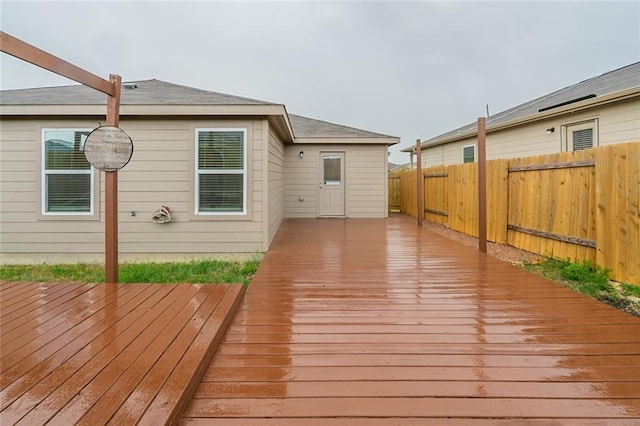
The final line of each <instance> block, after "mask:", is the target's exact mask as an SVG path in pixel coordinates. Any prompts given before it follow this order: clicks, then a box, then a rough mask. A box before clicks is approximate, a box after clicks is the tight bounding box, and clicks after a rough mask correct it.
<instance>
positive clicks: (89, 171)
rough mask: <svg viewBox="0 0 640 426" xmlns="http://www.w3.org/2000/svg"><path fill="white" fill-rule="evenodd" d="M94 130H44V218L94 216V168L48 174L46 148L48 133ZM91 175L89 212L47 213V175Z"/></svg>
mask: <svg viewBox="0 0 640 426" xmlns="http://www.w3.org/2000/svg"><path fill="white" fill-rule="evenodd" d="M92 130H93V129H88V128H75V127H74V128H70V127H47V128H43V129H42V132H41V135H40V148H41V149H40V150H41V158H40V161H41V162H40V164H41V165H40V197H41V198H40V206H41V212H40V213H41V214H42V216H93V215H94V214H95V213H94V210H95V171H94V169H93V166H89V168H88V169H87V170H86V171H85V170H50V171H48V172H47V169H46V167H47V162H46V147H45V142H46V140H45V138H44V136H45V134H46V132H55V131H64V132H87V133H90V132H91V131H92ZM87 174H88V175H89V176H90V186H89V211H88V212H48V211H47V185H48V180H47V175H87Z"/></svg>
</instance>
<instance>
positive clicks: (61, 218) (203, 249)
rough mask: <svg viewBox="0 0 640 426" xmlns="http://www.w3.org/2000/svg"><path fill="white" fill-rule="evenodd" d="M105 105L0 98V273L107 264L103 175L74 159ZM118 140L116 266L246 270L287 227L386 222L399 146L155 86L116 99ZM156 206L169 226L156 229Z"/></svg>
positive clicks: (85, 97) (82, 98)
mask: <svg viewBox="0 0 640 426" xmlns="http://www.w3.org/2000/svg"><path fill="white" fill-rule="evenodd" d="M105 104H106V96H105V95H103V94H101V93H99V92H97V91H94V90H92V89H90V88H87V87H85V86H81V85H74V86H64V87H50V88H38V89H23V90H8V91H3V92H0V112H1V122H0V126H1V127H0V132H1V133H0V135H1V137H0V196H1V198H0V202H1V206H0V232H1V233H0V244H1V250H0V252H1V260H2V262H3V263H16V262H19V263H32V262H44V261H46V262H77V261H101V260H102V259H103V254H102V253H103V252H104V243H103V241H104V222H103V221H104V183H103V179H104V174H103V173H99V172H97V171H95V170H92V169H91V168H90V167H89V165H88V163H87V162H86V160H85V158H84V154H83V152H82V150H83V146H84V141H85V139H86V137H87V135H88V134H89V132H90V131H91V130H92V129H94V128H95V127H97V126H99V125H101V124H104V120H105V118H104V117H105V111H106V108H105ZM120 127H121V128H123V129H124V130H125V131H126V132H127V133H128V134H129V135H130V136H131V138H132V139H133V142H134V153H133V157H132V159H131V162H130V163H129V164H128V165H127V166H126V167H125V168H124V169H122V170H121V171H120V172H119V179H118V180H119V195H118V197H119V210H118V211H119V234H120V238H119V240H120V243H119V245H120V257H121V258H122V259H123V260H140V259H150V260H164V259H188V258H201V257H210V256H215V257H219V256H223V255H225V256H226V255H235V254H241V255H245V256H246V255H252V254H255V253H259V252H264V251H266V250H267V249H268V248H269V245H270V244H271V241H272V239H273V237H274V235H275V233H276V231H277V230H278V227H279V226H280V223H281V222H282V220H283V218H315V217H337V218H383V217H386V216H387V191H388V189H387V151H388V149H387V147H388V145H391V144H395V143H397V142H398V141H399V139H398V138H396V137H391V136H386V135H382V134H378V133H373V132H368V131H364V130H359V129H354V128H351V127H346V126H341V125H337V124H332V123H327V122H324V121H319V120H314V119H311V118H305V117H300V116H296V115H293V114H288V113H287V111H286V109H285V106H284V105H280V104H273V103H269V102H263V101H258V100H254V99H247V98H241V97H237V96H230V95H225V94H221V93H215V92H208V91H204V90H199V89H194V88H190V87H185V86H179V85H175V84H170V83H166V82H162V81H158V80H147V81H138V82H132V83H125V84H124V85H123V91H122V101H121V108H120ZM161 206H167V207H168V208H169V210H170V213H171V216H172V221H171V222H170V223H166V224H158V223H154V222H152V220H151V219H152V213H153V212H154V211H155V210H156V209H158V208H160V207H161ZM301 238H302V237H301Z"/></svg>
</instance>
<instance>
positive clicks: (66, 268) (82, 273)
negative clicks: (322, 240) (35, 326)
mask: <svg viewBox="0 0 640 426" xmlns="http://www.w3.org/2000/svg"><path fill="white" fill-rule="evenodd" d="M259 264H260V261H259V260H258V259H251V260H248V261H246V262H233V261H221V260H197V261H196V260H194V261H190V262H166V263H124V264H121V265H119V270H118V281H119V282H121V283H243V284H245V285H246V284H249V282H250V281H251V278H253V275H254V274H255V272H256V270H257V269H258V265H259ZM0 279H2V280H5V281H38V282H47V281H49V282H56V281H78V282H104V280H105V275H104V266H103V265H96V264H83V263H78V264H75V265H48V264H41V265H3V266H2V268H0Z"/></svg>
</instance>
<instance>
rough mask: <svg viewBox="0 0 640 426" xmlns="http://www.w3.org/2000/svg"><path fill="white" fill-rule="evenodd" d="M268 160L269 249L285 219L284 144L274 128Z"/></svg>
mask: <svg viewBox="0 0 640 426" xmlns="http://www.w3.org/2000/svg"><path fill="white" fill-rule="evenodd" d="M265 123H266V120H265ZM268 159H269V161H268V185H269V187H268V192H267V193H268V198H269V200H268V206H269V220H268V225H269V229H268V232H267V247H268V246H269V245H270V244H271V241H272V240H273V237H274V236H275V235H276V232H277V231H278V228H279V227H280V224H281V223H282V219H283V218H284V144H283V143H282V141H281V140H280V138H279V137H278V136H277V135H276V134H275V132H274V131H273V129H272V128H269V151H268Z"/></svg>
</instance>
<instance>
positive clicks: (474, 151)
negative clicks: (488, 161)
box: [461, 145, 478, 164]
mask: <svg viewBox="0 0 640 426" xmlns="http://www.w3.org/2000/svg"><path fill="white" fill-rule="evenodd" d="M469 147H473V161H472V162H471V163H465V162H464V149H465V148H469ZM461 153H462V164H473V163H475V162H476V159H477V158H478V154H477V152H476V146H475V145H465V146H463V147H462V151H461Z"/></svg>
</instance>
